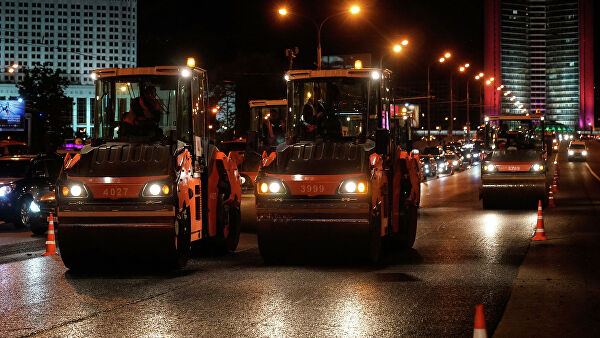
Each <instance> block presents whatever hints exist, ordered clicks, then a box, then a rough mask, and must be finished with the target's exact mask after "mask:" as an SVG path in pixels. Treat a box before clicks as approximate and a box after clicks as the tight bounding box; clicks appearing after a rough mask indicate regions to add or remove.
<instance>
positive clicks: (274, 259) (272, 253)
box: [256, 225, 283, 265]
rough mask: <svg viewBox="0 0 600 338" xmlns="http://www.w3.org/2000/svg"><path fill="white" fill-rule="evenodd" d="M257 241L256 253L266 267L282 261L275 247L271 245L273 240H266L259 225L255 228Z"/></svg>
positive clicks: (281, 256)
mask: <svg viewBox="0 0 600 338" xmlns="http://www.w3.org/2000/svg"><path fill="white" fill-rule="evenodd" d="M256 235H257V239H258V251H259V252H260V256H261V257H262V259H263V261H264V262H265V264H266V265H276V264H280V263H281V262H282V261H283V255H282V254H281V252H280V250H279V249H278V248H277V246H276V245H273V239H271V238H267V237H268V236H266V235H265V234H264V233H263V232H262V231H261V227H260V225H259V226H258V227H257V228H256Z"/></svg>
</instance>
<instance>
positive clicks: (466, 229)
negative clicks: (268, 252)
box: [0, 147, 600, 337]
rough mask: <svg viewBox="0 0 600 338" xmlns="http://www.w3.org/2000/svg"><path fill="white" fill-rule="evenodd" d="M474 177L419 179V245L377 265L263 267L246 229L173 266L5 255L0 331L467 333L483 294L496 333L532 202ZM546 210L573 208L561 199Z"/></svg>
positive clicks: (531, 221)
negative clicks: (499, 193)
mask: <svg viewBox="0 0 600 338" xmlns="http://www.w3.org/2000/svg"><path fill="white" fill-rule="evenodd" d="M599 148H600V147H599ZM598 152H599V153H600V149H598ZM599 158H600V156H599ZM599 163H600V161H599ZM561 169H562V170H565V169H567V168H566V167H561ZM599 169H600V168H599ZM568 170H581V171H582V172H583V171H584V170H587V168H586V167H585V164H584V163H577V164H573V167H571V168H569V169H568ZM599 173H600V171H599ZM582 175H587V176H586V177H588V176H590V174H589V172H586V173H582ZM590 177H591V176H590ZM592 181H593V180H590V183H589V184H598V182H592ZM565 184H566V183H565ZM478 185H479V168H478V167H476V168H474V169H472V170H467V171H465V172H462V173H458V174H455V175H453V176H449V177H442V178H440V179H436V180H432V181H429V182H426V183H424V184H423V186H422V187H423V192H422V194H423V196H422V203H421V209H420V211H419V213H420V219H419V229H418V233H417V240H416V243H415V246H414V249H413V250H410V251H406V252H392V253H388V254H387V255H386V256H385V258H384V262H383V263H382V264H381V265H380V266H376V267H373V266H369V265H365V264H363V263H358V262H349V261H343V260H334V261H330V260H328V263H325V264H320V263H316V262H314V261H310V262H300V263H298V262H295V263H293V264H288V265H283V266H265V265H264V264H263V263H262V260H261V258H260V255H259V253H258V249H257V246H256V238H255V236H254V235H252V234H244V235H243V236H242V240H241V244H240V248H239V250H238V252H236V253H235V254H233V255H229V256H224V257H212V256H209V255H200V256H197V257H194V259H192V260H191V262H190V263H189V264H188V266H187V267H186V268H185V269H184V270H182V271H177V272H168V273H156V272H148V271H145V272H144V271H141V272H140V271H138V272H133V273H124V272H119V273H114V272H113V273H110V272H108V273H107V272H102V273H95V274H72V273H70V272H68V271H67V270H66V269H65V267H64V266H63V264H62V262H61V260H60V258H59V257H57V256H51V257H36V256H29V258H20V259H18V260H15V261H11V262H7V263H5V264H0V276H2V281H1V282H0V332H3V334H1V335H6V336H24V335H25V336H27V335H41V336H72V335H75V336H142V335H143V336H159V335H168V336H173V335H174V336H192V335H193V336H233V335H236V336H258V335H260V336H307V335H308V336H465V337H466V336H472V329H473V326H472V325H473V314H474V306H475V305H476V304H484V305H485V311H486V320H487V327H488V333H490V334H491V333H493V331H494V329H495V328H496V326H497V325H498V322H499V321H500V318H501V317H502V314H503V311H504V309H505V306H506V304H507V302H508V300H509V297H510V293H511V287H512V286H513V281H514V279H515V277H516V275H517V272H518V269H519V265H520V264H521V262H522V261H523V259H524V257H525V255H526V253H527V250H528V248H529V246H530V241H529V238H530V237H531V234H532V231H533V229H534V227H535V224H536V211H534V210H492V211H487V210H482V207H481V202H480V201H479V200H478ZM576 198H581V199H586V198H591V197H589V196H588V197H586V196H577V197H576ZM553 215H554V216H553V217H563V218H568V215H569V214H568V210H566V211H564V212H561V211H560V207H559V208H557V209H555V211H553ZM584 218H585V217H584Z"/></svg>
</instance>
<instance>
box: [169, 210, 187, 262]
mask: <svg viewBox="0 0 600 338" xmlns="http://www.w3.org/2000/svg"><path fill="white" fill-rule="evenodd" d="M190 231H191V222H190V208H189V207H187V208H185V209H184V211H183V212H182V213H181V215H180V217H178V218H177V221H176V224H175V238H174V240H175V241H174V245H173V248H172V252H171V254H170V257H169V265H170V266H172V267H173V268H176V269H180V268H183V267H184V266H185V265H186V264H187V261H188V259H189V258H190V252H191V232H190Z"/></svg>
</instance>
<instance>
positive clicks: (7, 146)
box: [0, 140, 27, 156]
mask: <svg viewBox="0 0 600 338" xmlns="http://www.w3.org/2000/svg"><path fill="white" fill-rule="evenodd" d="M23 154H27V143H25V142H19V141H13V140H2V141H0V156H10V155H23Z"/></svg>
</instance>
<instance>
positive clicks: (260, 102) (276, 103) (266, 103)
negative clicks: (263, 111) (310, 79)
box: [248, 99, 287, 108]
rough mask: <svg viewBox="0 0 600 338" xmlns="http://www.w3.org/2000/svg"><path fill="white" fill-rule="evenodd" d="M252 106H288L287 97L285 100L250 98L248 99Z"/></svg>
mask: <svg viewBox="0 0 600 338" xmlns="http://www.w3.org/2000/svg"><path fill="white" fill-rule="evenodd" d="M248 104H249V105H250V108H254V107H270V106H287V99H283V100H250V101H248Z"/></svg>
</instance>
